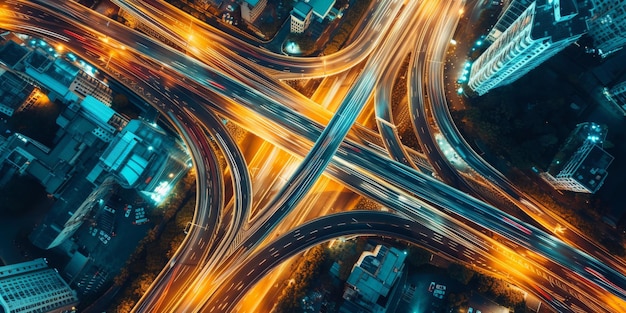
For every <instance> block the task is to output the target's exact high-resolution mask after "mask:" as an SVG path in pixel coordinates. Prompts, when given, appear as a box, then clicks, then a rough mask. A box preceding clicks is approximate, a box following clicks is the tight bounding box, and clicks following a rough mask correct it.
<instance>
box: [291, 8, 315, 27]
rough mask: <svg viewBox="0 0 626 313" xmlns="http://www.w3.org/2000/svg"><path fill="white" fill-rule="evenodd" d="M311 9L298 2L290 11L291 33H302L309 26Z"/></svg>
mask: <svg viewBox="0 0 626 313" xmlns="http://www.w3.org/2000/svg"><path fill="white" fill-rule="evenodd" d="M312 14H313V8H312V7H311V6H310V5H309V4H308V3H306V2H304V1H299V2H298V3H296V5H294V6H293V10H291V32H292V33H298V34H301V33H303V32H304V31H305V30H306V29H307V28H308V27H309V24H311V15H312Z"/></svg>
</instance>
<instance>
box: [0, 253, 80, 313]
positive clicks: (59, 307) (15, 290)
mask: <svg viewBox="0 0 626 313" xmlns="http://www.w3.org/2000/svg"><path fill="white" fill-rule="evenodd" d="M77 304H78V297H77V296H76V292H75V291H74V290H72V289H71V288H70V287H69V286H68V284H67V283H66V282H65V281H64V280H63V279H62V278H61V276H60V275H59V273H58V272H57V271H56V270H55V269H52V268H49V267H48V265H47V263H46V261H45V260H44V259H36V260H33V261H28V262H23V263H19V264H13V265H7V266H2V267H0V305H1V306H2V308H3V309H4V312H63V311H70V310H72V309H73V307H74V306H75V305H77Z"/></svg>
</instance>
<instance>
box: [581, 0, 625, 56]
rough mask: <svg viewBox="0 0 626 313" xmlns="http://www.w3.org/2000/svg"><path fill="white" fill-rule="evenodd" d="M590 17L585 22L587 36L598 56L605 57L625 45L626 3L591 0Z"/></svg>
mask: <svg viewBox="0 0 626 313" xmlns="http://www.w3.org/2000/svg"><path fill="white" fill-rule="evenodd" d="M591 3H592V4H593V7H592V8H591V16H590V18H589V19H588V20H587V25H588V27H589V35H590V36H591V38H593V42H594V46H595V47H596V49H598V51H599V52H600V55H602V56H607V55H609V54H611V53H612V52H615V51H617V50H619V49H622V48H623V47H624V45H626V2H624V1H621V0H608V1H607V0H591Z"/></svg>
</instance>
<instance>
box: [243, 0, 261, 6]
mask: <svg viewBox="0 0 626 313" xmlns="http://www.w3.org/2000/svg"><path fill="white" fill-rule="evenodd" d="M243 2H245V3H247V4H248V5H250V6H251V7H254V6H256V5H257V4H258V3H259V0H243Z"/></svg>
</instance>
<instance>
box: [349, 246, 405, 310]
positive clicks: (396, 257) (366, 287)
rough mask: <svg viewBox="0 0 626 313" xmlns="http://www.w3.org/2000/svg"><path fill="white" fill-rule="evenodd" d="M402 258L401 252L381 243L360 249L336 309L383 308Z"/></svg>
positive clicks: (398, 271)
mask: <svg viewBox="0 0 626 313" xmlns="http://www.w3.org/2000/svg"><path fill="white" fill-rule="evenodd" d="M405 259H406V253H405V252H403V251H400V250H398V249H396V248H389V247H386V246H383V245H378V246H376V248H375V249H374V251H365V252H363V253H362V254H361V257H360V258H359V260H358V261H357V263H356V264H355V265H354V267H353V268H352V272H351V273H350V276H349V277H348V280H347V281H346V288H345V290H344V294H343V298H344V300H345V301H344V303H343V304H342V306H341V307H340V309H339V312H342V313H343V312H345V313H347V312H363V313H369V312H377V313H384V312H386V310H387V306H388V305H387V304H388V298H387V297H388V296H389V295H390V291H391V289H392V288H393V287H394V284H395V283H396V282H397V280H398V278H399V277H400V276H402V271H403V270H404V260H405Z"/></svg>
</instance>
